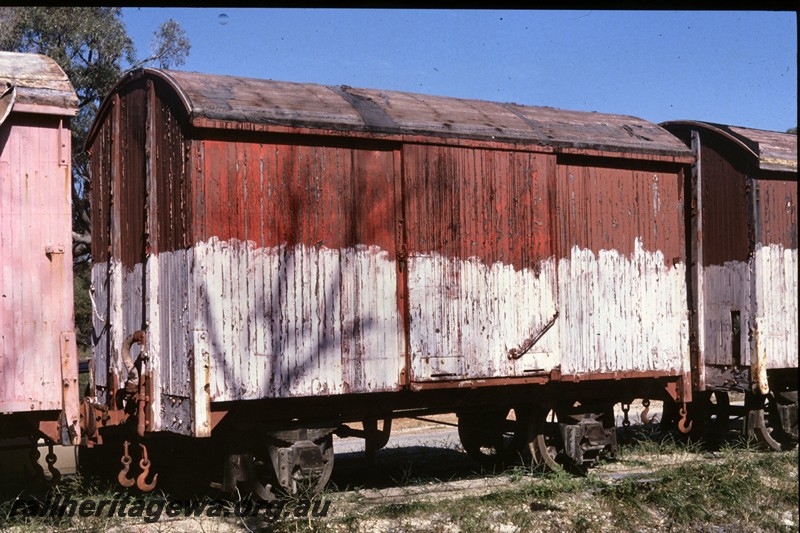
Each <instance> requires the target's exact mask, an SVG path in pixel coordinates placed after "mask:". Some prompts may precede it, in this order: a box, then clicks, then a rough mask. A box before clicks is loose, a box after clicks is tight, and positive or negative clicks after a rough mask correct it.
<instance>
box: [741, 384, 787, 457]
mask: <svg viewBox="0 0 800 533" xmlns="http://www.w3.org/2000/svg"><path fill="white" fill-rule="evenodd" d="M790 395H791V393H778V394H777V395H776V394H773V393H770V394H768V395H762V394H754V393H752V392H748V393H746V394H745V409H746V411H747V418H746V419H745V430H744V432H745V437H747V438H754V439H755V440H757V441H758V442H759V443H761V444H762V445H763V446H765V447H767V448H769V449H772V450H790V449H792V448H794V447H795V445H797V436H796V435H793V434H792V427H791V426H790V425H789V424H787V422H788V419H787V418H788V417H786V416H785V414H784V416H782V411H783V412H785V411H787V410H788V409H787V408H789V407H791V405H786V404H791V399H792V397H791V396H790ZM794 400H795V403H794V417H795V421H796V417H797V414H796V413H797V403H796V395H795V397H794ZM784 426H787V427H784ZM794 431H796V422H795V428H794Z"/></svg>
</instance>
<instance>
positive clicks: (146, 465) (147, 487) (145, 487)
mask: <svg viewBox="0 0 800 533" xmlns="http://www.w3.org/2000/svg"><path fill="white" fill-rule="evenodd" d="M139 446H141V447H142V460H141V461H139V467H141V469H142V473H141V474H139V477H138V478H136V486H137V487H139V490H141V491H142V492H150V491H151V490H153V489H154V488H156V483H157V482H158V474H155V475H154V476H153V481H152V483H147V481H146V479H147V476H148V475H149V474H150V459H148V458H147V446H145V445H144V444H139Z"/></svg>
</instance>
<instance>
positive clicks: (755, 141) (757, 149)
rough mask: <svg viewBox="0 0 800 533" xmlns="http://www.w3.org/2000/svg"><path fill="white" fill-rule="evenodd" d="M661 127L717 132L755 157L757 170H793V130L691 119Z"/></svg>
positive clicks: (794, 142)
mask: <svg viewBox="0 0 800 533" xmlns="http://www.w3.org/2000/svg"><path fill="white" fill-rule="evenodd" d="M662 126H664V127H666V128H667V129H672V128H674V127H677V128H694V129H700V130H707V131H711V132H714V133H717V134H719V135H722V136H723V137H725V138H727V139H728V140H730V141H732V142H734V143H735V144H736V145H738V146H739V147H740V148H741V149H742V150H743V151H744V152H746V153H748V154H749V155H751V156H752V157H755V158H756V159H757V161H758V168H760V169H761V170H776V171H782V172H797V135H795V134H793V133H781V132H778V131H767V130H756V129H753V128H743V127H740V126H727V125H724V124H715V123H713V122H700V121H691V120H675V121H669V122H664V123H663V124H662Z"/></svg>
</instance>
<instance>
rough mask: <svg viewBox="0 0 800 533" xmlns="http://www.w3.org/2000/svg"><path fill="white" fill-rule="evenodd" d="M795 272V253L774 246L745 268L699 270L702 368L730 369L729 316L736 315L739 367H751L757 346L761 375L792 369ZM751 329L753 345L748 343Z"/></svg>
mask: <svg viewBox="0 0 800 533" xmlns="http://www.w3.org/2000/svg"><path fill="white" fill-rule="evenodd" d="M797 267H798V263H797V249H785V248H784V247H783V246H781V245H777V244H772V245H769V246H761V245H759V246H758V247H757V249H756V252H755V254H753V257H752V258H751V259H750V261H748V262H744V261H728V262H726V263H725V264H724V265H709V266H706V267H703V269H702V270H701V272H702V276H703V279H704V283H703V287H704V299H703V302H704V306H705V307H704V309H705V313H704V318H705V335H704V339H702V341H703V342H702V343H701V345H700V349H701V353H702V354H703V357H704V360H705V363H706V364H709V365H732V364H733V362H734V361H733V357H732V354H733V350H732V341H733V332H732V321H731V311H739V313H740V318H739V324H740V328H741V333H740V342H741V346H740V348H741V352H740V353H741V364H742V365H743V366H750V365H751V363H752V354H753V349H754V344H756V343H757V346H756V350H757V353H758V358H759V361H762V364H761V365H759V366H760V369H761V370H762V371H763V370H766V369H767V368H796V367H797V362H798V356H797V350H798V342H797V331H798V320H797ZM755 329H757V330H758V337H757V340H756V337H755V336H753V338H752V339H749V336H750V335H749V333H750V330H753V331H755ZM763 362H765V363H766V364H763ZM764 379H766V378H764Z"/></svg>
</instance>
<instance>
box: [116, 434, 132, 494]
mask: <svg viewBox="0 0 800 533" xmlns="http://www.w3.org/2000/svg"><path fill="white" fill-rule="evenodd" d="M129 444H130V442H128V441H125V453H123V454H122V459H120V462H121V463H122V470H120V472H119V474H118V475H117V481H119V484H120V485H122V486H123V487H133V485H134V484H135V483H136V481H135V480H134V479H133V478H129V477H128V471H129V470H130V468H131V456H130V455H129V454H128V445H129Z"/></svg>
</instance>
